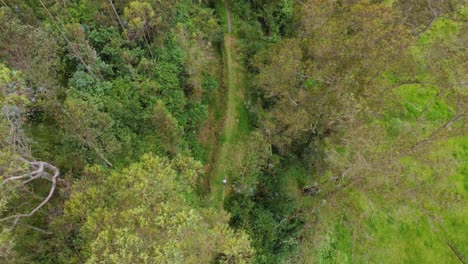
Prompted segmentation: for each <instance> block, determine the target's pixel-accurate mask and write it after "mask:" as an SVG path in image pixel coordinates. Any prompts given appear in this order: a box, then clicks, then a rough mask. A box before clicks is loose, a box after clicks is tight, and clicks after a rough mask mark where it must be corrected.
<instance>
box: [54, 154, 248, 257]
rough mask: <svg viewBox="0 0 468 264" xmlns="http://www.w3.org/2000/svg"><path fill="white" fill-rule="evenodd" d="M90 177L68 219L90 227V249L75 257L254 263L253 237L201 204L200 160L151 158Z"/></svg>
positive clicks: (86, 241)
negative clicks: (196, 186)
mask: <svg viewBox="0 0 468 264" xmlns="http://www.w3.org/2000/svg"><path fill="white" fill-rule="evenodd" d="M88 171H89V172H88V173H89V175H88V176H87V177H85V179H84V180H83V181H82V182H81V183H78V184H77V186H79V187H77V190H76V191H75V194H74V195H73V196H72V197H71V199H70V201H69V202H68V203H67V206H66V211H65V216H64V218H63V219H62V220H61V225H67V222H68V223H69V224H73V223H75V222H76V221H78V220H79V219H81V221H84V222H83V223H82V226H81V228H80V235H79V236H80V237H81V239H82V242H81V243H80V247H81V248H82V251H81V252H73V253H72V254H75V253H79V254H80V255H81V257H79V258H84V259H86V262H87V263H209V262H210V261H213V260H214V259H218V260H220V261H222V262H223V261H228V260H230V261H232V260H235V261H237V262H238V263H244V262H248V261H249V260H250V258H251V257H252V254H253V251H252V249H251V247H250V242H249V239H248V237H247V236H246V235H245V234H244V233H243V232H235V231H233V230H232V229H230V228H229V226H228V224H227V222H228V220H229V217H228V215H227V214H226V213H225V212H223V211H218V210H213V209H204V208H201V207H200V206H199V205H198V202H197V199H196V198H195V195H194V193H193V187H194V184H195V183H196V179H197V178H198V177H199V176H200V171H201V168H200V164H198V163H196V162H194V161H193V160H192V159H190V158H183V157H179V158H177V159H175V160H173V161H170V160H168V159H165V158H160V157H155V156H151V155H145V156H144V157H143V158H142V160H141V162H138V163H135V164H132V165H131V166H129V167H128V168H125V169H123V170H121V171H113V172H107V171H104V170H102V169H101V168H98V167H95V168H91V169H89V170H88ZM86 178H89V179H88V180H87V179H86ZM91 182H94V184H92V185H91V184H90V183H91ZM64 221H65V222H64ZM61 225H60V226H61ZM72 259H73V258H72Z"/></svg>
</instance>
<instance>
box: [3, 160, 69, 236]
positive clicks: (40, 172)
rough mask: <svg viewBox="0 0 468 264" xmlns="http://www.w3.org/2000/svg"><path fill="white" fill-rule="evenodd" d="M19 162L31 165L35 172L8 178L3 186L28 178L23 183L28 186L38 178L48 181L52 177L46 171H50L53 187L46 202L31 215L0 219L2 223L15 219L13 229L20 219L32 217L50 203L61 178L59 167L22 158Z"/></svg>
mask: <svg viewBox="0 0 468 264" xmlns="http://www.w3.org/2000/svg"><path fill="white" fill-rule="evenodd" d="M19 160H20V161H21V162H25V163H27V164H29V166H30V167H31V168H32V169H35V171H33V172H31V173H28V174H24V175H20V176H12V177H8V178H6V179H5V180H3V182H2V184H6V183H8V182H9V181H12V180H19V179H23V178H25V177H28V176H29V177H30V178H29V179H28V180H26V181H23V182H22V183H23V184H26V183H28V182H30V181H32V180H35V179H38V178H44V179H48V175H50V174H49V173H48V172H47V171H46V169H49V170H50V171H51V172H53V174H52V177H51V178H50V181H51V182H52V185H51V187H50V191H49V194H48V195H47V197H46V198H44V200H42V202H41V203H40V204H39V205H37V206H36V207H35V208H34V209H33V210H32V211H30V212H29V213H23V214H16V215H11V216H8V217H5V218H3V219H0V222H3V221H7V220H11V219H13V226H12V228H13V227H15V226H16V225H17V224H18V221H19V220H20V218H22V217H31V216H32V215H34V214H35V213H36V212H37V211H38V210H39V209H41V208H42V207H43V206H44V205H45V204H47V203H48V202H49V201H50V199H51V198H52V195H53V194H54V192H55V188H56V186H57V180H58V178H59V177H60V171H59V169H58V168H57V167H55V166H53V165H51V164H50V163H47V162H44V161H28V160H26V159H24V158H21V157H20V158H19Z"/></svg>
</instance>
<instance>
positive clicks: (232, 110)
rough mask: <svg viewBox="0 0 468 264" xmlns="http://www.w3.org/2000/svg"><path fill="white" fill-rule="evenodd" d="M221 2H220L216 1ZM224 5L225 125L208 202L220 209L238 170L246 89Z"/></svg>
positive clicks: (229, 13) (226, 8)
mask: <svg viewBox="0 0 468 264" xmlns="http://www.w3.org/2000/svg"><path fill="white" fill-rule="evenodd" d="M219 1H222V0H219ZM223 2H224V7H225V11H226V16H227V23H228V32H227V33H226V34H225V35H224V47H223V50H222V56H223V68H224V69H223V80H224V85H225V89H226V90H225V95H224V96H225V97H226V98H225V104H226V110H225V114H224V125H223V128H222V130H223V131H222V133H220V135H221V138H220V140H219V142H220V143H219V144H220V146H219V148H217V153H216V158H215V160H214V164H212V167H213V169H212V171H211V175H210V187H211V188H210V189H211V193H210V199H211V200H212V202H213V203H214V204H216V206H217V207H219V208H222V207H223V203H224V198H225V196H226V194H227V193H228V192H229V189H230V187H229V186H230V177H231V176H232V175H234V174H235V173H236V171H237V168H238V165H239V164H238V158H237V157H238V154H237V153H238V152H239V151H238V150H239V147H241V145H242V140H241V138H242V135H243V134H244V131H243V128H242V127H245V126H243V125H242V123H243V122H245V121H243V120H242V113H241V111H242V109H243V107H244V90H245V84H244V80H245V69H244V67H243V65H242V62H241V61H240V59H239V57H240V56H238V54H236V53H237V49H236V38H235V36H234V35H233V34H232V17H231V11H230V10H229V4H228V2H227V0H226V1H223ZM223 179H226V180H227V182H228V183H227V185H226V186H224V185H223Z"/></svg>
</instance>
